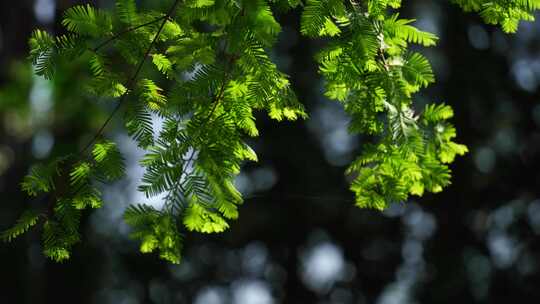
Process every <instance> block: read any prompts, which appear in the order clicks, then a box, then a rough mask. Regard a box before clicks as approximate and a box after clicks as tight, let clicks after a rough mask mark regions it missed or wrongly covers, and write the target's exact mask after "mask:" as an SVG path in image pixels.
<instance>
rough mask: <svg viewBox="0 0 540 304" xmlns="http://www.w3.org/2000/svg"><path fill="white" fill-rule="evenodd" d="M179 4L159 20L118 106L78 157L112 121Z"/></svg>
mask: <svg viewBox="0 0 540 304" xmlns="http://www.w3.org/2000/svg"><path fill="white" fill-rule="evenodd" d="M179 3H180V0H175V2H174V4H173V5H172V7H171V8H170V10H169V12H167V15H165V16H164V17H163V18H160V19H163V22H162V23H161V25H160V27H159V30H158V31H157V33H156V36H155V37H154V40H152V42H151V43H150V46H148V49H147V50H146V52H145V54H144V57H143V58H142V59H141V61H140V62H139V64H138V66H137V69H136V70H135V73H133V76H132V77H131V79H130V80H129V82H128V84H127V86H126V92H125V93H124V94H123V95H122V97H120V100H119V101H118V104H117V105H116V107H115V108H114V110H113V111H112V112H111V114H110V115H109V117H108V118H107V120H105V122H104V123H103V125H101V127H100V128H99V130H98V131H97V133H96V135H95V136H94V138H92V140H91V141H90V142H89V143H88V144H87V145H86V146H85V147H84V149H83V150H82V151H81V152H80V153H79V154H80V155H82V154H84V153H85V152H86V151H87V150H88V149H89V148H90V147H91V146H92V144H94V143H95V141H96V140H97V139H98V138H99V137H100V136H101V135H102V134H103V131H104V130H105V127H107V125H108V124H109V122H110V121H111V120H112V118H113V117H114V115H115V114H116V113H117V112H118V110H120V108H121V107H122V104H123V103H124V101H125V100H126V97H127V95H129V92H130V91H131V89H132V88H133V85H134V84H135V81H136V80H137V77H138V76H139V73H140V72H141V69H142V67H143V65H144V63H145V62H146V59H147V58H148V55H150V52H151V51H152V48H153V47H154V44H156V42H157V40H158V38H159V35H160V34H161V32H162V31H163V28H164V27H165V23H167V19H169V18H170V17H171V16H172V15H173V14H174V12H175V10H176V7H177V6H178V4H179ZM139 27H140V26H139Z"/></svg>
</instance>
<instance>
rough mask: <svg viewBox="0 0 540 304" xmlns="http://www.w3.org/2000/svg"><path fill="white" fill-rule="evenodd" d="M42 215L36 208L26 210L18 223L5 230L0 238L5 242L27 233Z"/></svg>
mask: <svg viewBox="0 0 540 304" xmlns="http://www.w3.org/2000/svg"><path fill="white" fill-rule="evenodd" d="M39 217H40V215H39V214H38V213H37V212H35V211H34V210H27V211H25V212H24V213H23V214H22V215H21V217H20V218H19V219H18V220H17V223H15V225H13V227H11V228H9V229H8V230H5V231H3V232H2V233H1V234H0V239H1V240H2V241H4V242H11V241H12V240H13V239H15V238H16V237H18V236H19V235H21V234H23V233H25V232H26V231H28V229H30V228H31V227H32V226H34V225H36V224H37V222H38V220H39Z"/></svg>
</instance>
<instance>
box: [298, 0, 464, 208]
mask: <svg viewBox="0 0 540 304" xmlns="http://www.w3.org/2000/svg"><path fill="white" fill-rule="evenodd" d="M331 3H332V2H331V1H315V0H314V1H309V2H308V5H307V7H306V9H305V11H304V15H303V20H304V22H305V23H306V24H312V23H313V24H321V22H318V21H316V20H313V18H314V17H313V15H316V16H318V17H317V18H319V19H320V18H334V19H335V16H347V20H346V21H345V20H342V21H341V22H340V23H339V24H340V31H339V33H338V32H337V31H336V35H333V36H334V37H333V38H332V40H331V44H330V46H329V47H327V48H326V49H324V50H322V51H321V52H320V54H319V55H318V56H317V59H318V61H319V64H320V72H321V74H322V75H323V76H324V77H325V80H326V92H325V95H326V96H327V97H329V98H331V99H335V100H337V101H339V102H340V103H342V104H343V106H344V107H345V110H346V111H347V113H349V115H351V117H352V120H351V124H350V130H351V131H352V132H354V133H363V134H367V135H371V136H372V139H373V143H371V144H366V145H365V148H364V152H363V153H362V155H360V156H359V157H358V158H357V159H356V160H355V161H354V162H353V163H352V164H351V166H350V167H349V168H348V171H347V172H348V173H349V174H351V175H352V176H353V177H354V180H353V182H352V184H351V190H352V191H353V192H354V193H355V195H356V204H357V205H358V206H359V207H362V208H375V209H379V210H382V209H385V208H386V207H387V206H388V205H389V204H390V203H392V202H404V201H406V200H407V199H408V197H409V196H410V195H422V194H423V193H424V192H425V191H429V192H439V191H441V190H442V188H443V187H445V186H447V185H448V184H450V169H449V168H448V166H447V165H446V164H447V163H449V162H451V161H453V159H454V157H455V155H456V154H459V155H462V154H464V153H465V152H467V148H466V147H465V146H463V145H460V144H457V143H454V142H452V141H451V140H452V139H453V137H454V136H455V129H454V128H453V126H452V125H451V124H449V123H448V122H447V121H446V119H448V118H450V117H451V115H439V116H437V115H434V114H433V113H434V112H437V111H439V112H450V113H451V108H450V107H449V106H443V105H437V106H432V105H430V106H428V107H427V108H426V109H425V110H424V111H423V113H422V112H421V113H422V114H417V111H415V109H414V104H413V100H412V97H413V94H414V93H416V92H418V90H420V89H421V88H423V87H426V86H428V85H429V84H431V83H433V82H434V81H435V77H434V75H433V71H432V69H431V65H430V64H429V61H428V60H427V59H426V58H425V57H424V56H423V55H421V54H420V53H416V52H411V51H409V50H408V45H409V44H420V45H423V46H433V45H435V43H436V41H437V37H436V36H435V35H433V34H431V33H427V32H424V31H421V30H419V29H417V28H415V27H414V26H413V25H411V23H412V22H413V21H414V20H407V19H400V18H399V15H398V14H390V13H389V12H388V6H389V7H392V8H398V7H399V2H396V1H393V2H386V3H385V2H384V1H366V3H365V4H363V5H362V4H354V5H352V6H351V7H349V8H346V7H345V6H343V5H342V4H341V2H339V3H336V4H334V6H333V7H331V8H330V9H328V5H330V4H331ZM321 7H326V11H325V12H326V16H324V15H323V16H320V15H318V14H317V13H315V12H317V11H320V10H321ZM321 20H322V19H321ZM310 33H311V34H313V33H315V31H311V32H306V34H310ZM317 33H318V34H317V35H318V36H320V37H323V36H327V35H326V32H324V31H321V30H318V32H317ZM418 112H420V111H418ZM451 131H453V132H454V133H453V134H451V135H449V134H445V135H443V133H445V132H451Z"/></svg>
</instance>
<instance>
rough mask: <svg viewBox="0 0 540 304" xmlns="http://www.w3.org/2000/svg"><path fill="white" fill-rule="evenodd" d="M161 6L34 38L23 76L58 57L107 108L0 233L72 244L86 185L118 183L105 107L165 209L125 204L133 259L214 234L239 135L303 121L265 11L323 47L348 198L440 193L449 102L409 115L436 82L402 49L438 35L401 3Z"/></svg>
mask: <svg viewBox="0 0 540 304" xmlns="http://www.w3.org/2000/svg"><path fill="white" fill-rule="evenodd" d="M171 2H172V3H171V4H170V8H169V9H168V10H167V11H164V12H161V11H141V10H139V9H138V8H137V6H136V4H135V1H134V0H117V1H116V6H115V9H114V10H113V11H104V10H101V9H98V8H94V7H92V6H90V5H80V6H75V7H73V8H70V9H68V10H67V11H66V12H65V14H64V16H63V20H62V24H63V26H64V27H65V28H66V30H67V34H65V35H61V36H56V37H54V36H52V35H51V34H49V33H47V32H45V31H42V30H35V31H34V33H33V34H32V37H31V39H30V47H31V51H30V59H31V61H32V63H33V65H34V67H35V73H36V74H37V75H40V76H43V77H45V78H46V79H53V78H54V77H55V67H56V65H57V64H58V63H59V62H60V61H68V62H73V64H76V63H78V64H82V65H84V66H86V67H87V72H88V78H87V81H86V83H84V86H83V88H82V89H84V90H86V91H87V92H88V94H92V95H95V97H96V99H100V100H110V102H115V103H116V106H115V108H114V110H113V111H112V113H110V116H109V118H108V119H107V120H106V121H105V122H104V124H103V126H102V128H100V129H99V130H98V131H97V134H96V136H95V137H94V139H93V140H92V141H90V142H89V143H88V145H87V146H86V147H85V148H84V149H83V150H82V151H79V153H77V154H74V155H69V156H66V157H64V158H61V159H55V160H53V161H51V162H50V163H48V164H41V165H36V166H34V167H33V168H32V169H31V171H30V173H29V174H28V176H26V177H25V178H24V180H23V182H22V190H23V191H25V192H26V193H27V194H28V195H29V196H33V197H36V196H44V197H47V199H48V202H49V203H48V205H47V208H46V209H47V210H46V211H44V212H41V211H37V210H28V211H26V212H24V213H23V215H22V216H21V217H20V219H19V220H18V221H17V223H16V224H15V225H14V226H13V227H12V228H11V229H9V230H6V231H4V232H3V233H2V234H1V235H0V237H1V238H2V239H3V240H5V241H11V240H12V239H14V238H16V237H17V236H19V235H21V234H23V233H24V232H26V231H27V230H28V229H30V228H31V227H32V226H34V225H36V224H38V223H40V222H43V233H42V235H43V248H44V254H45V255H46V256H47V257H49V258H51V259H53V260H55V261H63V260H66V259H68V258H69V256H70V251H71V249H72V247H73V245H74V244H76V243H77V242H79V241H80V236H79V221H80V218H81V214H82V212H83V211H84V210H86V209H93V208H100V207H101V206H102V205H103V201H102V198H101V193H100V191H99V187H97V184H98V183H99V182H105V183H110V182H113V181H116V180H118V179H121V178H122V177H123V176H124V171H125V166H124V160H123V156H122V154H121V153H120V151H119V150H118V148H117V146H116V144H115V143H114V142H112V141H110V140H107V139H105V138H104V136H103V131H104V129H105V127H106V126H107V124H108V123H109V122H110V121H111V119H112V118H113V117H114V116H115V115H116V114H118V115H122V117H123V125H124V127H125V129H126V132H127V133H128V134H129V135H130V136H131V137H132V138H133V139H134V140H135V141H136V142H137V144H138V146H139V147H140V148H142V149H144V150H145V151H146V154H145V156H144V157H143V158H142V159H141V160H140V164H141V165H142V166H143V167H144V168H145V170H146V172H145V174H144V177H143V178H142V181H141V184H140V186H139V189H138V190H139V191H141V192H143V193H144V194H145V195H146V196H147V197H148V198H153V197H156V196H160V197H164V200H165V204H164V207H163V208H162V209H159V210H158V209H155V208H153V207H150V206H147V205H137V204H134V205H132V206H131V207H129V208H128V209H127V210H126V211H125V214H124V219H125V221H126V222H127V223H128V224H129V225H130V226H131V227H132V234H131V236H132V237H133V238H134V239H136V240H138V241H139V242H140V251H141V252H144V253H147V252H153V251H157V252H159V255H160V256H161V257H162V258H163V259H165V260H167V261H170V262H172V263H179V262H180V260H181V250H182V247H183V241H182V240H183V235H184V234H185V233H188V232H200V233H217V232H223V231H224V230H226V229H227V228H228V227H229V222H230V221H231V220H234V219H236V218H238V206H239V205H240V204H241V203H242V196H241V194H240V193H239V192H238V190H237V189H236V188H235V186H234V179H235V177H236V175H237V174H238V173H239V172H240V168H241V165H242V163H243V162H244V161H246V160H247V161H256V160H257V156H256V154H255V152H254V151H253V150H252V149H251V148H250V147H249V146H248V145H247V144H246V142H245V141H244V139H245V138H246V137H255V136H258V135H259V131H258V130H257V126H256V123H255V118H254V112H255V111H265V112H266V113H268V116H269V117H270V118H272V119H274V120H277V121H281V120H297V119H304V118H306V117H307V114H306V113H305V111H304V108H303V106H302V104H301V103H300V102H299V101H298V100H297V98H296V96H295V94H294V91H293V89H292V88H291V84H290V82H289V80H288V76H287V75H286V74H284V73H283V72H281V71H279V70H278V68H277V67H276V64H275V63H274V62H272V60H271V59H270V57H269V55H268V51H269V50H270V49H271V47H272V46H273V45H274V43H275V42H276V40H277V38H278V34H279V32H280V30H281V27H280V24H279V23H278V22H277V21H276V19H275V16H274V12H275V11H283V10H290V9H297V10H300V11H301V14H302V15H301V28H300V31H301V33H302V34H303V35H306V36H308V37H312V38H313V39H324V40H325V41H327V44H326V47H324V49H322V50H321V51H320V52H319V54H318V55H317V56H316V60H317V62H318V64H319V71H320V73H321V74H322V75H323V76H324V81H325V93H324V94H325V96H326V97H328V98H329V99H332V100H335V101H337V102H339V103H341V104H342V105H343V107H344V109H345V111H346V112H347V113H348V114H349V115H350V117H351V123H350V125H349V130H350V132H351V133H353V134H362V135H363V136H365V137H366V138H369V140H368V142H369V143H367V144H364V146H363V149H362V150H363V152H362V154H361V155H359V156H358V158H357V159H356V160H354V161H353V162H352V163H351V164H350V166H349V168H348V170H347V173H348V174H351V175H352V176H353V181H352V183H351V186H350V188H351V190H352V191H353V192H354V194H355V197H356V204H357V205H358V206H359V207H362V208H375V209H379V210H383V209H385V208H386V207H387V206H388V205H389V204H390V203H392V202H403V201H406V200H407V199H408V197H409V196H410V195H417V196H421V195H423V194H424V193H425V192H439V191H441V190H442V189H443V188H444V187H445V186H447V185H448V184H450V177H451V173H450V169H449V168H448V164H449V163H451V162H453V161H454V158H455V157H456V155H463V154H465V153H466V152H467V147H465V146H464V145H461V144H459V143H456V142H454V138H455V137H456V129H455V128H454V127H453V126H452V124H451V123H450V122H449V121H448V120H449V119H450V118H451V117H452V116H453V111H452V108H451V107H450V106H448V105H445V104H442V103H439V104H436V103H433V104H428V105H427V106H425V108H423V109H415V108H414V104H413V97H414V94H415V93H417V92H418V91H419V90H421V89H422V88H425V87H426V86H428V85H430V84H431V83H433V82H434V81H435V77H434V75H433V71H432V69H431V65H430V63H429V61H428V60H427V59H426V57H424V56H423V55H422V54H421V53H418V52H414V51H411V50H410V48H409V45H410V44H417V45H420V46H424V47H429V46H434V45H436V42H437V37H436V36H435V35H433V34H431V33H428V32H425V31H421V30H419V29H417V28H416V27H414V26H413V25H412V24H413V23H414V20H409V19H402V18H400V16H399V13H398V9H399V7H400V4H401V3H400V0H366V1H352V0H351V1H342V0H307V1H300V0H184V1H180V0H174V1H171ZM455 2H456V3H457V4H458V5H460V6H461V7H463V9H464V10H466V11H477V12H479V13H480V15H481V16H482V17H483V18H484V20H485V21H486V22H487V23H492V24H500V25H501V26H502V28H503V29H504V31H506V32H514V31H515V30H516V29H517V25H518V21H519V20H532V18H533V15H532V12H533V11H534V10H535V9H537V8H538V7H539V6H540V1H539V0H517V1H506V0H505V1H503V0H501V1H484V0H456V1H455ZM112 62H114V65H113V64H111V63H112ZM164 88H167V89H164ZM154 116H158V117H160V118H161V119H160V121H162V125H161V126H160V127H159V128H156V126H155V125H154V122H153V117H154ZM156 129H159V130H160V131H159V132H155V130H156Z"/></svg>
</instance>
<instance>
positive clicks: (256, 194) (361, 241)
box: [0, 0, 540, 304]
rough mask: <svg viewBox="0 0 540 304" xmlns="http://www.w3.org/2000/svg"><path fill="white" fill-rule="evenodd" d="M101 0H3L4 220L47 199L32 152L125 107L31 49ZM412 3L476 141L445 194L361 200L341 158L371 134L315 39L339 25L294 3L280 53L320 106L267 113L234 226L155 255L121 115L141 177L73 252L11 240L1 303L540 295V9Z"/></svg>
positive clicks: (67, 148) (467, 140)
mask: <svg viewBox="0 0 540 304" xmlns="http://www.w3.org/2000/svg"><path fill="white" fill-rule="evenodd" d="M87 2H91V3H93V4H94V5H96V6H101V7H111V6H112V4H113V3H112V1H71V0H59V1H55V0H35V1H31V0H20V1H0V67H1V69H0V191H1V192H0V193H1V198H0V202H1V203H0V229H1V230H3V229H5V228H7V227H8V226H9V225H11V224H12V223H13V222H14V221H15V220H16V218H17V217H18V215H19V214H20V213H21V212H22V210H23V209H24V208H25V207H26V206H28V205H32V204H39V203H40V202H37V201H35V200H31V199H30V198H28V197H26V196H25V195H24V194H23V193H22V192H21V191H20V190H19V183H20V181H21V179H22V177H23V176H24V175H25V174H26V173H27V172H28V169H29V167H30V166H31V165H32V164H34V163H36V162H39V161H43V160H46V159H48V158H50V157H53V156H58V155H64V154H67V153H70V152H75V151H77V150H78V148H79V147H80V146H81V145H84V143H85V142H87V141H88V140H89V139H90V138H92V136H93V134H94V132H95V130H97V128H99V126H100V125H101V124H102V122H103V121H104V120H105V119H106V118H107V115H108V113H109V112H110V111H111V110H112V108H113V107H114V104H113V103H104V102H97V101H95V100H92V99H91V98H89V97H87V96H86V95H84V94H83V93H82V91H81V90H80V87H79V86H78V79H81V75H80V74H81V71H80V70H79V69H78V68H77V67H76V66H61V67H59V68H60V72H59V73H58V75H57V77H56V79H55V80H54V82H47V81H45V80H44V79H42V78H38V77H35V76H32V70H31V67H30V66H29V64H28V61H27V60H26V59H25V58H26V57H27V55H28V46H27V40H28V37H29V35H30V33H31V31H32V30H33V29H34V28H36V27H39V28H43V29H47V30H50V31H52V32H55V33H61V31H62V27H61V26H60V24H59V20H60V17H61V15H62V12H63V11H64V10H65V9H66V8H68V7H71V6H72V5H75V4H79V3H87ZM139 3H140V4H141V5H142V6H143V7H165V6H167V5H168V1H139ZM179 13H181V12H179ZM402 16H403V17H406V18H416V19H417V20H418V21H417V25H418V27H419V28H421V29H424V30H428V31H431V32H434V33H435V34H437V35H438V36H439V37H440V40H439V44H438V46H436V47H435V48H430V49H420V50H421V52H422V53H423V54H425V55H426V56H427V57H428V58H429V59H430V60H431V62H432V64H433V68H434V71H435V74H436V78H437V82H436V83H435V84H434V85H431V86H430V87H429V88H428V89H427V90H425V91H423V94H421V95H417V96H416V102H417V104H418V105H422V104H423V103H424V102H425V101H427V100H430V101H444V102H446V103H448V104H450V105H452V107H453V108H454V110H455V118H454V119H453V122H454V123H455V125H456V128H457V130H458V141H459V142H462V143H464V144H466V145H467V146H469V149H470V151H471V152H470V153H469V154H467V155H466V156H465V157H460V158H458V160H457V161H456V163H455V164H453V165H452V170H453V172H454V176H453V184H452V185H451V186H450V187H448V188H447V189H445V190H444V191H443V192H442V193H440V194H436V195H432V194H430V195H426V196H425V197H423V198H421V199H418V200H411V201H408V202H404V203H402V204H395V205H393V206H392V207H391V208H389V209H388V210H386V211H385V212H383V213H380V212H377V211H371V210H361V209H359V208H357V207H355V206H354V203H353V201H354V198H353V194H352V193H351V192H349V190H348V181H347V180H346V177H345V175H344V174H343V171H344V168H345V166H346V165H347V164H348V163H349V162H350V160H351V159H352V158H353V157H354V156H355V155H356V154H358V151H359V150H360V149H362V138H358V137H352V136H350V135H348V134H347V123H348V121H347V118H346V116H345V114H344V112H343V111H342V109H341V106H340V105H339V104H337V103H335V102H331V101H328V100H326V99H325V98H323V97H322V83H321V79H320V77H319V75H318V74H317V70H316V65H315V62H314V60H313V55H314V54H315V53H316V52H317V50H319V49H320V47H321V46H322V45H323V44H324V41H322V40H320V41H314V40H308V39H307V38H304V37H301V36H300V35H299V30H298V29H299V12H298V11H293V12H290V13H287V14H285V15H283V14H282V15H279V18H278V20H279V21H280V23H281V25H282V26H283V31H282V33H281V34H280V38H279V41H278V43H277V45H276V48H275V49H274V51H273V59H274V60H275V61H276V62H277V64H278V66H279V67H280V69H281V70H282V71H283V72H285V73H287V74H289V75H290V76H291V82H292V84H293V88H294V90H295V91H296V93H297V95H298V97H299V100H300V101H301V102H302V103H303V104H304V105H305V107H306V109H307V112H308V113H309V114H310V118H309V119H308V120H306V121H300V122H284V123H283V122H282V123H279V124H278V123H276V122H275V121H270V120H269V119H268V118H267V117H266V116H265V115H258V116H257V125H258V126H259V130H260V131H261V137H260V138H258V139H255V140H253V141H251V142H250V144H252V146H253V147H254V149H255V151H256V152H257V154H258V155H259V162H258V163H250V164H247V165H246V166H245V168H244V170H243V172H242V174H241V175H240V176H239V177H238V179H237V181H236V182H237V185H238V187H239V188H240V189H241V190H242V192H243V193H244V195H245V198H246V199H245V202H244V205H243V206H242V207H241V208H240V218H239V219H238V220H237V221H236V222H234V223H233V224H232V225H231V228H230V229H229V230H228V231H227V232H226V233H223V234H219V235H202V234H197V233H189V234H188V235H187V237H186V240H185V248H184V254H183V260H182V263H181V264H180V265H169V264H167V263H166V262H164V261H162V260H159V259H158V258H157V257H156V256H155V255H142V254H140V253H139V251H138V249H137V244H136V242H134V241H131V240H129V239H128V237H127V235H128V233H129V230H128V227H127V226H126V225H125V224H124V223H123V222H122V218H121V217H122V212H123V210H124V209H125V208H126V206H128V205H129V204H131V203H135V202H137V203H140V202H146V203H149V204H153V205H154V206H160V202H159V201H157V200H152V201H148V200H146V199H145V198H144V195H142V194H140V193H137V192H136V185H137V183H138V182H139V179H140V177H141V175H142V169H141V168H140V167H138V165H137V161H138V159H139V158H140V157H141V156H142V152H141V151H140V150H138V149H137V148H136V145H135V144H134V143H133V142H132V141H131V140H130V139H129V138H128V137H127V135H126V133H125V131H124V130H123V129H122V127H121V125H120V123H116V124H112V125H111V126H109V128H108V129H107V133H106V134H107V136H109V137H110V138H113V139H114V140H115V141H117V142H118V143H119V146H120V148H121V150H122V151H123V153H125V155H126V158H127V159H126V161H127V167H128V171H127V173H128V177H127V178H125V179H124V180H122V181H120V182H118V183H115V184H112V185H106V186H105V188H104V193H105V201H106V206H105V207H104V208H103V209H100V210H97V211H95V212H92V213H86V215H85V217H84V219H83V224H82V227H83V231H82V233H83V241H82V243H80V244H78V245H77V246H75V248H74V251H73V257H72V258H71V260H69V261H68V262H66V263H63V264H57V263H54V262H50V261H48V260H46V259H45V258H44V257H43V255H42V254H41V248H40V234H39V231H35V230H34V231H31V232H30V233H29V234H27V235H25V236H23V237H21V238H20V239H17V240H16V241H14V242H13V243H9V244H2V245H0V257H1V259H0V303H99V304H108V303H111V304H113V303H114V304H132V303H156V304H158V303H196V304H225V303H235V304H236V303H238V304H270V303H335V304H338V303H343V304H347V303H355V304H356V303H366V304H367V303H377V304H394V303H395V304H398V303H399V304H406V303H509V302H511V301H520V303H538V302H540V289H539V288H538V282H540V238H539V234H540V174H539V173H538V170H539V169H540V103H539V101H540V91H539V90H538V86H539V85H540V22H536V23H521V25H520V28H519V31H518V33H517V34H514V35H507V34H503V33H502V31H501V30H500V29H499V28H497V27H493V26H487V25H484V24H483V22H482V21H481V20H480V18H479V17H478V16H477V15H475V14H466V13H463V12H462V11H461V9H459V8H458V7H457V6H455V5H452V4H451V3H449V1H420V0H416V1H406V2H404V8H403V9H402ZM418 108H420V106H419V107H418ZM41 203H43V202H41Z"/></svg>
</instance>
